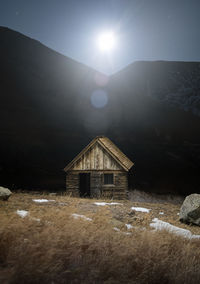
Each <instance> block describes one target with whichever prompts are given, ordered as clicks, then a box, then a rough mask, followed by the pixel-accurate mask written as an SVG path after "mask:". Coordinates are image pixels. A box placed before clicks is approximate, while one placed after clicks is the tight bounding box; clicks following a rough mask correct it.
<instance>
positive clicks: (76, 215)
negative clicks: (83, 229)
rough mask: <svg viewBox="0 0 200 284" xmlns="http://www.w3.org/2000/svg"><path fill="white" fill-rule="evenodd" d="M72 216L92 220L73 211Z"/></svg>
mask: <svg viewBox="0 0 200 284" xmlns="http://www.w3.org/2000/svg"><path fill="white" fill-rule="evenodd" d="M72 216H73V217H74V219H83V220H86V221H92V219H91V218H88V217H86V216H84V215H79V214H76V213H73V214H72Z"/></svg>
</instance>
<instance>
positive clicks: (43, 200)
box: [33, 199, 55, 203]
mask: <svg viewBox="0 0 200 284" xmlns="http://www.w3.org/2000/svg"><path fill="white" fill-rule="evenodd" d="M33 201H34V202H37V203H46V202H54V201H55V200H53V199H51V200H48V199H33Z"/></svg>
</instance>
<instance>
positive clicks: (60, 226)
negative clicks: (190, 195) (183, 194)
mask: <svg viewBox="0 0 200 284" xmlns="http://www.w3.org/2000/svg"><path fill="white" fill-rule="evenodd" d="M34 199H47V200H48V202H34V201H33V200H34ZM43 201H44V200H43ZM95 202H103V200H94V199H78V198H70V197H68V196H54V195H48V194H43V195H41V194H40V195H39V194H36V193H35V194H28V193H15V194H13V195H12V196H11V197H10V199H9V200H8V201H7V202H0V283H2V284H4V283H52V284H55V283H145V284H146V283H149V284H150V283H152V284H153V283H154V284H155V283H163V284H165V283H195V284H196V283H200V266H199V264H200V239H187V238H184V237H181V236H177V235H176V234H173V233H169V232H167V231H164V230H162V231H155V230H154V229H153V228H152V227H151V226H150V223H151V222H152V220H153V219H154V218H158V219H159V220H162V221H166V222H169V223H170V224H172V225H175V226H178V227H180V228H183V229H189V230H190V231H191V232H192V234H196V235H198V234H200V228H199V227H196V226H188V225H185V224H182V223H180V222H179V220H178V215H177V213H178V212H179V209H180V205H179V204H177V205H175V204H170V203H136V202H132V201H124V200H123V201H119V200H118V201H113V200H112V201H110V200H107V201H105V202H107V203H111V202H117V203H120V204H107V205H105V206H102V205H103V204H102V203H101V204H100V205H96V204H95ZM133 206H134V207H138V206H139V207H144V208H147V209H151V210H150V211H149V213H145V212H137V211H135V210H132V209H131V207H133ZM17 210H24V211H17ZM26 211H27V212H26ZM17 212H18V214H17ZM161 212H162V213H163V214H160V213H161ZM19 214H21V215H22V214H24V215H25V214H27V215H26V216H24V217H21V216H20V215H19ZM73 214H75V215H73ZM126 224H129V225H128V226H127V225H126ZM130 225H131V226H130Z"/></svg>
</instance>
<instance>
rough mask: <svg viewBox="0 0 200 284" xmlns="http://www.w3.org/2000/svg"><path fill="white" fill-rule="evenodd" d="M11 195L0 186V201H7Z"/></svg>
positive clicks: (6, 189)
mask: <svg viewBox="0 0 200 284" xmlns="http://www.w3.org/2000/svg"><path fill="white" fill-rule="evenodd" d="M11 194H12V192H11V191H10V190H9V189H8V188H5V187H2V186H0V200H4V201H6V200H8V198H9V197H10V196H11Z"/></svg>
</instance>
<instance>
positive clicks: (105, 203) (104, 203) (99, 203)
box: [94, 202, 122, 206]
mask: <svg viewBox="0 0 200 284" xmlns="http://www.w3.org/2000/svg"><path fill="white" fill-rule="evenodd" d="M94 204H95V205H97V206H105V205H122V203H118V202H111V203H108V202H95V203H94Z"/></svg>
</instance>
